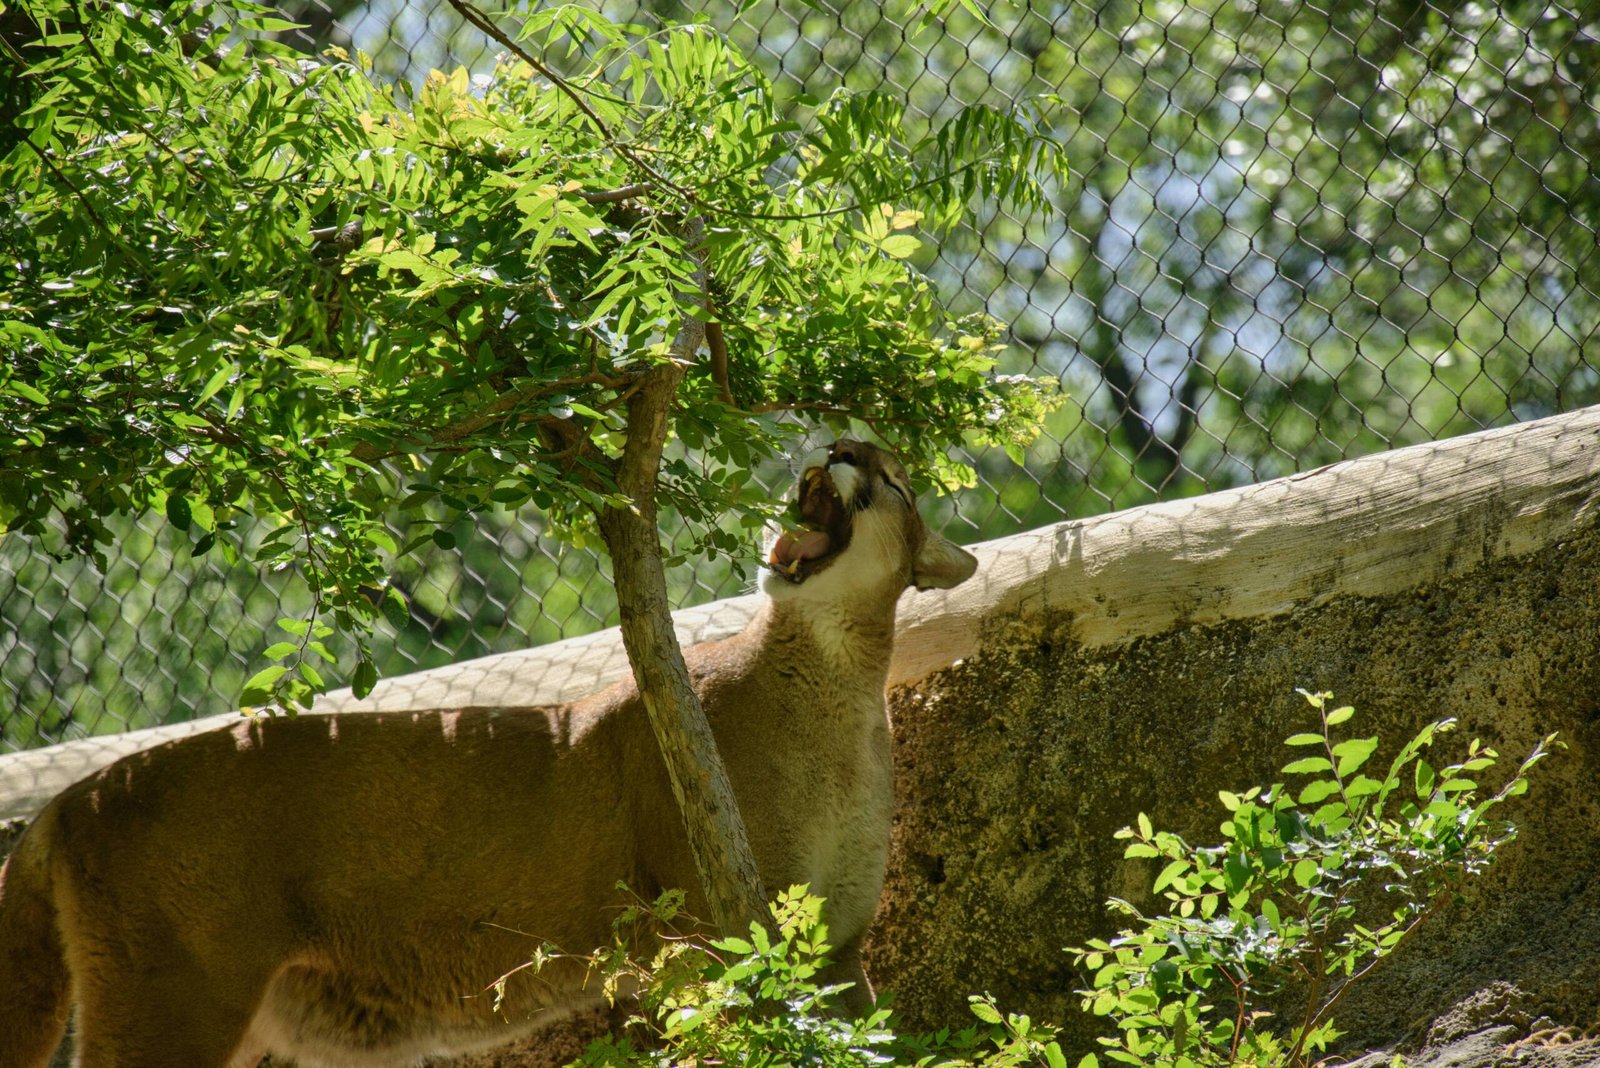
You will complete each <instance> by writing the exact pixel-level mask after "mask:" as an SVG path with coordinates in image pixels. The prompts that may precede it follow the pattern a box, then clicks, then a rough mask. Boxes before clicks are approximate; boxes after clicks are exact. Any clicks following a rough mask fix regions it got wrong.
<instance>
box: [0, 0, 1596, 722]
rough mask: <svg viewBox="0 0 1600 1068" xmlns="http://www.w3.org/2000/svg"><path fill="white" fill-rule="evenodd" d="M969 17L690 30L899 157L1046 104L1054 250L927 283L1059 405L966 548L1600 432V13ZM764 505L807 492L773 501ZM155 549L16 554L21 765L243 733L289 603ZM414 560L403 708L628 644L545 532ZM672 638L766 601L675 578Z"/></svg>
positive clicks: (1449, 7)
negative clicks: (469, 664) (1363, 461)
mask: <svg viewBox="0 0 1600 1068" xmlns="http://www.w3.org/2000/svg"><path fill="white" fill-rule="evenodd" d="M287 6H288V7H289V8H290V10H289V11H288V14H290V15H291V16H292V17H294V18H295V19H296V20H297V21H300V22H302V23H306V24H307V29H305V30H303V31H298V33H297V34H296V35H295V37H294V39H295V41H296V42H297V43H300V44H303V45H305V46H306V47H307V49H308V50H311V49H316V48H322V47H325V46H328V45H338V46H340V47H344V48H347V49H348V48H357V49H361V50H364V51H366V52H368V53H370V54H371V55H372V56H373V57H374V60H375V62H376V63H377V64H378V66H379V67H380V69H383V70H385V71H387V72H389V73H391V74H392V75H393V76H394V77H395V78H397V79H412V80H416V79H418V78H420V77H422V76H424V75H425V73H426V71H427V70H428V69H430V68H434V67H439V68H450V67H454V66H456V65H466V66H468V67H470V68H473V69H478V68H482V67H485V66H486V65H487V64H488V63H489V62H491V60H492V56H491V54H490V50H489V49H488V48H487V47H485V45H484V43H483V41H482V40H481V39H480V38H478V37H476V36H475V35H474V34H473V33H471V32H470V31H469V30H468V29H466V28H464V27H463V26H462V25H461V24H460V22H459V20H458V19H457V18H456V17H455V16H454V14H453V13H452V12H451V10H450V9H449V8H448V6H447V5H446V4H444V3H443V2H442V0H440V2H437V3H434V4H432V5H431V6H430V5H426V4H413V3H404V2H399V0H375V2H371V3H365V2H361V0H331V2H324V0H308V2H306V3H304V4H300V5H297V4H289V5H287ZM992 7H993V10H992V11H991V12H990V17H991V18H992V20H993V22H992V24H990V25H986V24H984V23H982V22H980V21H979V20H977V19H974V18H971V17H970V16H968V15H967V14H966V13H964V12H959V11H958V12H957V13H956V14H954V15H953V16H951V17H950V18H949V19H948V20H947V21H946V22H945V23H944V24H942V25H937V24H936V25H931V26H919V20H920V15H919V14H918V13H917V12H915V11H913V12H909V13H906V14H904V15H902V16H892V15H890V14H887V13H885V12H884V11H883V10H881V9H880V8H878V7H875V6H871V5H862V4H844V3H839V4H838V5H837V6H835V4H834V3H832V2H823V3H820V4H818V5H816V6H809V5H800V4H790V5H778V4H776V3H774V2H772V0H758V2H756V3H752V4H749V5H747V6H745V7H744V9H743V11H742V12H739V13H738V14H734V13H733V6H732V5H720V4H719V5H708V6H707V8H706V11H705V12H704V13H703V14H702V13H701V12H699V10H698V8H697V7H696V6H695V5H685V4H680V3H672V2H664V3H661V4H658V5H655V6H653V7H651V6H649V5H642V6H637V7H635V6H633V5H628V6H626V7H622V6H617V5H613V6H610V7H608V9H607V13H608V14H610V15H612V16H613V17H624V18H631V19H637V20H640V21H646V22H648V21H650V20H653V19H670V20H684V19H689V18H696V17H707V18H709V19H710V21H711V22H712V24H713V25H714V26H716V28H717V29H719V30H720V31H722V32H725V33H727V34H728V35H729V36H730V37H731V38H733V39H734V41H735V42H736V43H737V44H738V45H739V46H740V47H741V48H743V49H744V50H745V51H746V52H747V53H748V54H750V55H752V56H754V57H756V58H757V59H758V61H759V62H760V63H761V64H762V65H763V66H764V67H765V68H766V69H767V70H768V72H769V73H770V74H771V75H772V76H773V78H774V80H775V82H776V85H777V86H778V88H779V90H780V92H781V93H784V94H786V96H787V98H789V99H791V100H794V101H795V102H796V104H795V106H796V107H797V109H802V110H803V104H802V103H801V102H802V101H803V100H804V98H805V96H806V95H807V94H809V95H812V96H822V95H826V93H827V92H829V91H831V90H832V89H833V88H834V87H836V86H839V85H845V86H851V87H887V88H891V89H892V90H894V91H896V92H900V93H904V94H905V97H906V99H907V101H908V103H909V105H910V110H909V113H908V114H909V116H910V121H913V122H919V123H930V124H931V123H939V122H941V121H944V120H945V119H946V118H948V116H949V115H950V114H951V113H952V111H953V110H954V109H956V108H959V107H961V106H963V105H966V104H970V103H974V102H979V101H982V102H988V103H1006V102H1010V101H1016V100H1022V99H1024V98H1038V99H1042V100H1044V101H1045V103H1044V104H1043V107H1044V110H1045V112H1046V114H1049V115H1051V116H1053V117H1054V120H1055V124H1056V130H1057V133H1058V134H1059V136H1060V138H1061V140H1062V141H1063V143H1065V144H1066V145H1067V146H1068V152H1069V157H1070V159H1071V161H1072V164H1073V168H1074V181H1073V184H1072V186H1071V187H1070V188H1067V189H1063V190H1061V197H1060V201H1059V213H1058V214H1056V215H1055V216H1054V217H1048V218H1029V219H1020V218H1016V217H1014V216H1012V215H1010V214H1008V213H1007V212H1005V211H1004V210H1000V209H997V208H993V207H989V208H984V209H981V210H980V212H979V214H978V216H977V219H976V221H975V222H974V223H973V224H972V225H970V226H968V227H966V228H964V229H962V230H960V231H959V232H957V233H956V234H954V235H952V236H950V237H948V238H945V239H943V240H942V241H941V242H940V243H939V244H937V245H936V246H933V245H930V247H929V249H928V251H927V253H926V255H927V262H925V263H922V264H921V266H923V267H924V268H925V269H926V271H927V272H928V274H929V275H930V276H931V277H932V278H934V279H935V280H936V281H937V283H938V284H939V286H940V287H941V288H942V290H943V291H944V293H945V294H946V296H947V297H948V298H949V299H951V300H952V301H953V302H954V303H955V305H956V307H957V308H958V309H961V310H972V309H979V308H981V309H984V310H987V311H988V312H989V313H990V314H992V315H994V316H996V317H997V318H999V319H1000V320H1002V321H1003V322H1005V323H1007V324H1009V325H1010V329H1011V340H1012V342H1013V344H1012V349H1011V356H1010V358H1011V359H1012V360H1013V361H1014V366H1013V367H1012V368H1010V369H1012V370H1018V371H1024V370H1025V371H1028V372H1030V373H1034V374H1049V375H1053V376H1058V377H1059V378H1060V379H1061V381H1062V383H1063V386H1064V388H1065V389H1066V391H1067V392H1068V393H1069V394H1070V398H1071V399H1070V401H1069V403H1068V404H1067V406H1066V407H1065V408H1064V409H1063V410H1062V411H1061V412H1060V413H1058V414H1057V415H1056V416H1055V417H1054V418H1053V419H1052V421H1051V423H1050V425H1049V426H1048V427H1047V431H1046V434H1045V435H1044V436H1043V437H1042V438H1041V439H1040V441H1039V442H1038V444H1037V445H1036V446H1035V447H1034V448H1033V449H1032V450H1031V452H1030V453H1029V455H1028V457H1027V463H1026V465H1025V466H1024V467H1021V468H1019V467H1017V466H1016V465H1014V464H1013V463H1012V462H1011V461H1010V460H1008V459H1007V458H1005V457H1004V456H1001V455H982V456H977V457H973V458H972V459H973V461H974V462H975V464H976V467H977V470H978V472H979V483H978V485H977V486H975V487H974V488H972V489H970V490H968V491H966V492H965V493H962V494H960V495H958V496H957V497H956V498H954V499H953V500H950V501H947V502H945V503H944V504H943V505H942V508H943V510H944V511H943V514H942V516H941V517H940V518H941V520H942V521H943V523H944V526H945V529H946V531H947V533H950V534H952V535H954V536H955V537H957V538H958V539H959V540H976V539H978V538H982V537H992V536H997V535H1001V534H1005V533H1010V532H1013V531H1016V530H1020V529H1026V528H1028V527H1030V526H1036V525H1039V524H1042V523H1046V522H1050V521H1054V520H1057V519H1060V518H1063V517H1070V516H1081V515H1086V514H1091V513H1095V512H1099V511H1104V510H1107V509H1110V508H1118V507H1125V506H1129V505H1135V504H1140V503H1144V502H1148V501H1152V500H1157V499H1161V498H1170V497H1177V496H1184V495H1189V494H1194V493H1200V492H1204V491H1207V490H1213V489H1218V488H1222V487H1226V486H1231V485H1237V484H1241V483H1245V482H1250V481H1255V480H1259V479H1262V478H1270V477H1274V476H1277V475H1281V474H1285V473H1289V472H1292V471H1295V470H1300V469H1304V468H1307V467H1311V466H1315V465H1319V464H1323V463H1327V462H1330V461H1332V460H1337V459H1340V458H1344V457H1349V456H1354V455H1358V454H1361V453H1367V452H1371V451H1374V450H1378V449H1384V448H1390V447H1394V446H1397V445H1403V444H1409V443H1412V442H1416V441H1424V440H1429V439H1433V438H1438V437H1443V436H1448V435H1452V434H1457V433H1462V432H1466V431H1471V430H1476V429H1479V428H1482V427H1487V426H1492V425H1497V424H1503V423H1507V422H1513V421H1516V420H1521V419H1527V418H1531V417H1536V416H1541V415H1546V414H1551V413H1554V412H1558V411H1564V410H1569V409H1571V408H1574V407H1578V406H1582V405H1585V404H1590V403H1595V402H1596V401H1600V355H1597V354H1596V352H1595V350H1594V347H1593V345H1594V342H1593V336H1594V333H1595V330H1596V326H1597V323H1600V296H1597V294H1596V292H1595V290H1593V289H1591V288H1590V287H1589V285H1587V284H1586V282H1585V278H1586V276H1588V275H1589V274H1591V273H1593V268H1592V267H1591V258H1592V257H1593V255H1594V253H1595V250H1596V232H1597V227H1600V181H1597V180H1596V178H1595V176H1594V173H1593V168H1592V166H1591V163H1590V161H1591V160H1592V159H1595V158H1600V110H1597V108H1596V106H1595V104H1594V101H1595V100H1596V97H1597V94H1600V23H1597V21H1596V18H1595V16H1596V15H1600V10H1597V9H1596V8H1595V7H1593V6H1590V7H1583V8H1579V7H1571V6H1563V5H1560V4H1545V3H1540V2H1520V0H1502V2H1501V3H1500V4H1499V6H1498V7H1496V6H1489V5H1487V4H1480V3H1454V2H1452V3H1421V2H1383V3H1346V4H1330V5H1327V7H1326V8H1323V7H1319V6H1317V5H1315V4H1308V3H1303V2H1299V0H1267V2H1256V3H1251V2H1246V0H1192V2H1183V0H1144V2H1142V3H1140V2H1131V0H1106V2H1101V3H1086V2H1079V0H1070V2H1069V0H1063V2H1060V3H1049V2H1045V0H1035V2H1033V3H1031V4H1027V5H1018V6H1011V5H1009V4H995V5H992ZM771 477H772V479H773V482H774V483H777V482H780V481H782V479H783V478H784V477H785V476H784V472H781V471H774V472H771ZM163 525H164V524H163V522H162V521H161V520H160V519H159V518H156V517H149V518H146V519H141V520H138V521H134V522H129V523H128V524H127V526H126V529H125V531H124V534H123V537H122V538H121V540H120V542H119V544H118V545H117V548H116V552H115V554H114V555H113V556H112V557H111V558H110V559H109V560H108V561H107V566H106V568H105V569H104V570H103V571H102V570H100V569H99V568H98V567H97V566H96V565H95V564H93V563H92V562H90V561H87V560H83V559H66V560H57V559H53V558H51V557H49V556H47V555H44V554H43V553H42V551H41V550H40V549H39V548H38V547H37V546H35V545H32V544H29V543H28V542H25V541H22V540H20V539H17V538H15V537H13V538H7V539H3V540H0V751H4V750H6V749H15V748H22V747H26V746H31V745H38V744H44V743H48V742H51V741H56V740H61V739H64V738H68V737H74V736H81V735H84V734H91V733H106V732H112V731H119V730H124V729H128V728H131V727H136V726H147V725H150V724H152V723H156V722H163V721H169V720H173V719H182V718H187V717H190V716H195V715H201V714H207V713H211V712H217V711H222V710H225V709H227V708H229V707H230V706H231V705H232V704H233V702H234V699H235V695H236V694H237V693H238V690H239V688H240V686H241V684H242V682H243V680H244V678H245V677H246V675H247V674H248V673H249V671H250V665H251V663H252V661H253V660H254V658H255V657H256V656H257V655H258V652H259V650H260V649H261V648H262V647H263V645H265V644H267V643H268V642H270V640H271V639H270V638H269V637H267V635H268V633H269V631H270V630H271V628H272V625H273V621H274V620H276V619H278V618H279V617H280V616H283V615H286V614H288V615H293V614H296V613H298V612H303V611H304V610H305V609H306V608H307V605H306V604H304V603H300V601H299V600H297V598H303V596H304V595H303V594H302V593H300V592H299V591H297V589H296V587H295V584H294V583H293V582H292V581H290V579H291V576H283V575H268V576H260V575H258V574H256V572H255V571H254V570H253V569H251V568H249V567H248V566H246V565H240V566H234V567H230V566H228V565H226V564H225V563H223V562H222V561H220V560H218V559H214V558H203V559H201V560H196V561H191V560H190V559H189V558H188V552H187V550H186V549H184V548H180V547H179V545H180V542H178V541H177V540H174V539H172V538H170V537H169V536H168V534H167V533H166V532H165V531H164V530H163ZM455 533H456V535H457V541H458V548H457V549H456V550H454V551H452V552H450V553H442V552H441V553H436V554H434V555H432V556H431V557H422V558H416V559H411V558H408V559H407V560H406V561H405V562H404V563H403V564H402V565H401V566H402V570H401V572H400V573H399V574H397V575H396V583H397V584H398V585H400V586H401V587H402V588H403V589H404V590H405V591H406V592H407V593H408V594H409V597H410V600H411V602H412V604H413V606H414V607H415V609H416V617H417V618H416V619H415V620H414V621H413V623H412V625H411V626H410V627H408V628H407V629H406V630H405V631H404V632H402V633H399V634H396V635H395V636H394V644H393V648H392V650H390V651H389V652H388V653H387V654H386V655H385V656H383V657H382V661H383V662H382V663H381V665H380V666H381V667H382V669H383V670H384V671H385V673H397V672H402V671H407V670H412V669H414V668H417V667H424V666H433V665H436V664H440V663H445V662H449V661H452V660H458V659H462V658H466V657H471V656H477V655H481V654H484V653H488V652H492V651H498V650H503V649H509V648H516V647H521V646H526V645H529V644H535V643H539V642H544V641H549V640H552V639H555V638H559V637H565V636H571V635H575V634H579V633H583V632H586V631H590V630H593V629H595V628H598V627H601V626H604V625H606V624H607V623H609V622H611V621H612V612H613V598H612V594H611V591H610V583H609V579H608V577H607V575H606V573H605V569H604V566H603V563H602V562H600V561H597V560H596V559H595V558H593V557H592V556H589V555H586V554H582V553H577V552H574V551H571V550H564V549H563V548H562V547H561V546H559V545H558V544H556V543H554V542H551V541H548V540H545V539H543V538H542V537H541V532H540V522H539V517H538V516H537V515H535V514H508V515H503V516H496V517H492V518H491V519H489V520H478V521H475V522H474V523H472V524H470V525H469V524H467V523H463V524H460V525H459V526H458V528H457V529H456V531H455ZM675 581H676V583H677V585H676V589H675V592H676V595H677V598H678V601H679V603H680V604H686V603H691V602H695V601H702V600H706V599H710V598H713V597H718V596H725V595H728V594H731V593H735V592H739V590H740V589H741V587H742V584H743V582H744V579H743V578H742V577H741V576H740V575H739V573H738V572H737V571H735V570H730V569H729V567H728V566H727V565H726V564H725V563H723V564H719V565H717V566H715V567H702V568H699V569H696V568H694V567H692V566H689V565H685V566H684V567H680V568H678V569H677V570H676V571H675Z"/></svg>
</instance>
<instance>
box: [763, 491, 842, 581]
mask: <svg viewBox="0 0 1600 1068" xmlns="http://www.w3.org/2000/svg"><path fill="white" fill-rule="evenodd" d="M795 513H796V515H797V516H798V518H799V520H800V524H801V525H800V528H799V529H797V530H785V531H784V532H783V533H782V534H780V535H779V536H778V540H777V541H775V542H773V543H772V552H771V554H770V556H769V557H768V558H767V566H768V567H770V568H771V569H772V571H773V573H774V574H776V575H778V576H779V577H781V578H783V579H785V580H787V581H789V582H793V583H796V584H798V583H801V582H804V581H805V580H806V579H808V578H810V577H811V576H812V575H815V574H816V573H817V572H819V571H822V570H824V569H825V568H826V567H827V566H828V565H829V564H831V563H833V561H834V560H836V559H838V557H839V555H840V554H841V553H843V552H844V550H845V549H846V548H847V547H848V546H849V545H850V534H851V528H852V523H851V516H852V514H853V513H854V505H853V504H852V503H849V502H846V501H845V499H844V498H843V497H842V496H841V495H840V493H839V487H838V486H837V485H836V484H835V483H834V481H833V475H832V474H830V473H829V468H828V466H817V467H808V468H807V469H806V471H805V474H803V475H801V476H800V491H799V496H798V499H797V500H796V502H795Z"/></svg>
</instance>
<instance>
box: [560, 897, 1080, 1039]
mask: <svg viewBox="0 0 1600 1068" xmlns="http://www.w3.org/2000/svg"><path fill="white" fill-rule="evenodd" d="M679 903H681V899H679V900H678V901H674V900H671V899H665V900H664V901H663V902H658V904H657V909H658V910H659V909H660V906H661V905H663V904H664V905H665V909H664V911H665V913H666V915H665V916H664V917H658V918H664V919H666V920H667V921H669V922H670V920H672V919H675V918H676V916H675V913H676V908H677V905H678V904H679ZM821 908H822V900H821V899H820V898H817V897H813V896H812V895H810V894H809V893H807V892H806V888H805V887H803V886H797V887H792V888H791V889H790V890H788V891H787V892H785V893H784V894H782V895H781V896H780V897H779V898H778V900H777V901H776V902H775V903H774V904H773V906H772V916H773V919H774V921H775V925H774V929H773V931H770V932H769V931H768V930H766V929H764V928H762V927H761V926H760V925H758V924H751V926H750V937H749V938H724V939H719V940H716V941H713V942H710V943H709V944H705V943H700V942H697V941H695V940H693V939H674V938H669V939H667V940H666V941H665V942H664V944H663V946H662V948H661V950H660V951H659V952H658V953H657V954H656V957H655V959H654V961H653V962H652V963H651V964H650V965H649V966H648V967H641V966H640V965H639V964H638V963H637V962H633V961H631V960H630V959H628V958H627V957H626V955H621V956H616V957H608V958H607V959H606V960H605V961H604V963H603V964H602V966H601V969H600V970H601V971H602V972H603V973H604V974H605V975H607V976H608V977H609V978H608V981H609V982H611V983H612V984H613V987H612V988H613V989H615V988H616V987H617V986H622V987H631V986H635V985H636V986H638V987H639V994H638V996H639V1010H638V1012H637V1013H635V1014H634V1016H633V1017H632V1019H631V1020H630V1025H631V1028H632V1036H624V1037H620V1038H619V1037H608V1038H606V1039H603V1040H601V1041H598V1042H595V1043H594V1044H593V1045H591V1046H590V1047H589V1049H588V1050H587V1051H586V1052H585V1053H584V1055H583V1058H582V1059H581V1060H580V1061H579V1062H577V1063H579V1064H581V1065H585V1066H592V1068H621V1066H632V1065H659V1066H667V1065H682V1064H737V1065H743V1066H748V1068H759V1066H765V1065H773V1066H777V1065H794V1066H797V1068H800V1066H807V1068H810V1066H814V1068H876V1066H881V1065H893V1064H917V1065H928V1066H934V1065H949V1066H958V1065H974V1066H983V1068H1012V1066H1015V1065H1024V1064H1028V1065H1047V1066H1049V1068H1066V1058H1065V1057H1064V1056H1063V1054H1062V1052H1061V1048H1060V1046H1059V1045H1057V1044H1056V1042H1055V1041H1054V1033H1053V1032H1052V1031H1050V1030H1049V1029H1046V1028H1040V1027H1037V1026H1035V1025H1034V1024H1033V1022H1032V1021H1031V1020H1029V1018H1028V1017H1026V1016H1021V1015H1002V1014H1001V1013H1000V1011H999V1010H998V1009H997V1008H996V1007H995V1005H994V1003H993V1002H992V1001H990V1000H989V999H987V998H978V997H974V998H972V999H971V1003H972V1012H973V1015H974V1016H976V1017H977V1019H978V1023H977V1024H975V1025H974V1026H972V1027H969V1028H966V1029H965V1030H962V1031H959V1032H956V1033H952V1032H950V1031H941V1032H939V1033H938V1034H935V1035H928V1036H923V1037H919V1038H907V1037H902V1036H899V1035H896V1034H895V1033H894V1031H893V1030H892V1029H891V1027H890V1019H889V1010H888V1009H887V1008H886V1007H884V1006H883V1005H882V1004H881V1003H880V1004H879V1005H878V1006H877V1007H876V1008H874V1010H873V1011H872V1012H871V1013H869V1014H868V1015H867V1016H865V1017H863V1018H860V1019H851V1018H849V1017H848V1016H844V1015H840V1011H841V1010H840V1007H839V1001H838V996H839V994H840V992H841V991H842V990H843V989H844V987H843V986H829V985H822V984H819V983H818V981H817V979H818V973H819V972H820V971H821V969H822V968H823V966H824V965H826V963H827V956H828V949H829V947H828V944H827V938H828V930H827V927H826V926H825V925H824V924H823V923H822V922H821V919H820V913H821ZM638 919H639V915H638V910H635V911H634V912H630V914H629V915H628V916H627V917H626V918H625V920H626V922H627V923H628V924H629V925H633V924H635V923H636V922H637V921H638ZM618 976H622V977H623V981H622V982H621V983H618V981H617V977H618ZM634 1037H637V1038H638V1041H634V1040H633V1038H634Z"/></svg>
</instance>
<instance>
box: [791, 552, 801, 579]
mask: <svg viewBox="0 0 1600 1068" xmlns="http://www.w3.org/2000/svg"><path fill="white" fill-rule="evenodd" d="M799 570H800V558H799V557H798V556H797V557H795V558H794V559H793V560H791V561H789V568H788V571H789V574H791V575H793V574H794V573H795V572H797V571H799Z"/></svg>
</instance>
